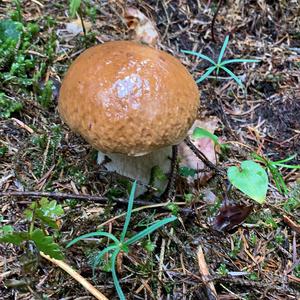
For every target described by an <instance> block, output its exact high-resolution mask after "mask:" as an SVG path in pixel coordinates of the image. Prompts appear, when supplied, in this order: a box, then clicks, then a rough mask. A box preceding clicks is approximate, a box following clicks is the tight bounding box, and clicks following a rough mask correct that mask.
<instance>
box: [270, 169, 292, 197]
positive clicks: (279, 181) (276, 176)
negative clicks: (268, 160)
mask: <svg viewBox="0 0 300 300" xmlns="http://www.w3.org/2000/svg"><path fill="white" fill-rule="evenodd" d="M268 168H269V170H270V172H271V174H272V177H273V180H274V182H275V185H276V187H277V189H278V191H279V193H281V194H286V193H287V192H288V189H287V186H286V184H285V182H284V180H283V178H282V175H281V174H280V172H279V171H278V170H277V168H276V167H274V166H272V165H269V166H268Z"/></svg>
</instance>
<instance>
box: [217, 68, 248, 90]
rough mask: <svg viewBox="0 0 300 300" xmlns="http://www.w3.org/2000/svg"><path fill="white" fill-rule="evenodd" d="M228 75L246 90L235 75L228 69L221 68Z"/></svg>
mask: <svg viewBox="0 0 300 300" xmlns="http://www.w3.org/2000/svg"><path fill="white" fill-rule="evenodd" d="M221 68H222V69H223V70H224V71H225V72H226V73H228V74H229V75H230V76H231V77H232V78H233V79H234V80H235V81H236V82H237V84H238V85H239V86H240V87H241V88H244V85H243V83H242V81H241V80H240V79H239V78H238V77H237V76H236V75H235V74H233V73H232V72H231V71H230V70H229V69H227V68H226V67H223V66H222V67H221Z"/></svg>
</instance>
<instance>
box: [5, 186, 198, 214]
mask: <svg viewBox="0 0 300 300" xmlns="http://www.w3.org/2000/svg"><path fill="white" fill-rule="evenodd" d="M0 197H17V198H21V197H30V198H42V197H46V198H54V199H56V200H66V199H75V200H81V201H85V202H97V203H101V204H107V203H108V201H109V199H108V198H107V197H102V196H93V195H82V194H67V193H55V192H15V191H7V192H0ZM113 201H114V202H115V203H117V204H119V205H123V206H127V205H128V200H127V199H122V198H114V199H113ZM168 204H169V203H168V202H166V203H159V204H154V202H151V201H144V200H138V199H135V200H134V205H137V206H141V208H157V209H160V210H162V211H170V210H169V209H168V207H167V206H168ZM175 204H176V205H186V203H185V202H178V203H175ZM180 212H182V213H187V214H190V213H192V212H193V210H192V209H191V208H181V209H180Z"/></svg>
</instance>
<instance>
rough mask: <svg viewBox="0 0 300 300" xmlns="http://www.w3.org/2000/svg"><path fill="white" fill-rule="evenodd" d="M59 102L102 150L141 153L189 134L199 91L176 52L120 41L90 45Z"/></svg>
mask: <svg viewBox="0 0 300 300" xmlns="http://www.w3.org/2000/svg"><path fill="white" fill-rule="evenodd" d="M58 104H59V112H60V114H61V117H62V119H63V120H64V121H65V122H66V123H67V124H68V125H69V126H70V128H71V129H72V130H73V131H74V132H76V133H79V134H80V135H81V136H82V137H83V138H84V139H85V140H86V141H87V142H89V143H90V144H91V145H92V146H93V147H94V148H96V149H97V150H100V151H102V152H104V153H123V154H127V155H131V156H139V155H144V154H146V153H149V152H152V151H154V150H156V149H159V148H162V147H165V146H169V145H174V144H177V143H179V142H180V141H182V140H183V139H184V138H185V136H186V134H187V131H188V130H189V128H190V127H191V125H192V124H193V122H194V120H195V118H196V115H197V109H198V105H199V95H198V88H197V85H196V83H195V81H194V79H193V78H192V76H191V75H190V74H189V72H188V71H187V69H186V68H185V67H184V66H183V65H182V64H181V63H180V61H179V60H178V59H176V58H175V57H173V56H171V55H170V54H168V53H166V52H164V51H160V50H155V49H153V48H150V47H148V46H144V45H141V44H138V43H135V42H129V41H116V42H107V43H104V44H101V45H98V46H95V47H92V48H89V49H87V50H86V51H84V52H83V53H82V54H81V55H80V56H79V57H78V58H77V59H76V60H75V61H74V62H73V63H72V64H71V66H70V68H69V70H68V72H67V74H66V76H65V78H64V80H63V82H62V86H61V90H60V95H59V103H58Z"/></svg>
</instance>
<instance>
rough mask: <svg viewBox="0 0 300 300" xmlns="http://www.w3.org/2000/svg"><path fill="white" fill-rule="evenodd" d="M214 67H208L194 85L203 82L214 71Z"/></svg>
mask: <svg viewBox="0 0 300 300" xmlns="http://www.w3.org/2000/svg"><path fill="white" fill-rule="evenodd" d="M215 68H216V67H215V66H212V67H209V68H208V69H207V70H206V72H205V73H204V74H203V75H202V76H201V77H200V78H199V79H197V81H196V83H199V82H201V81H203V80H204V79H206V78H207V77H208V76H209V75H210V74H211V73H212V72H213V71H214V70H215Z"/></svg>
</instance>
